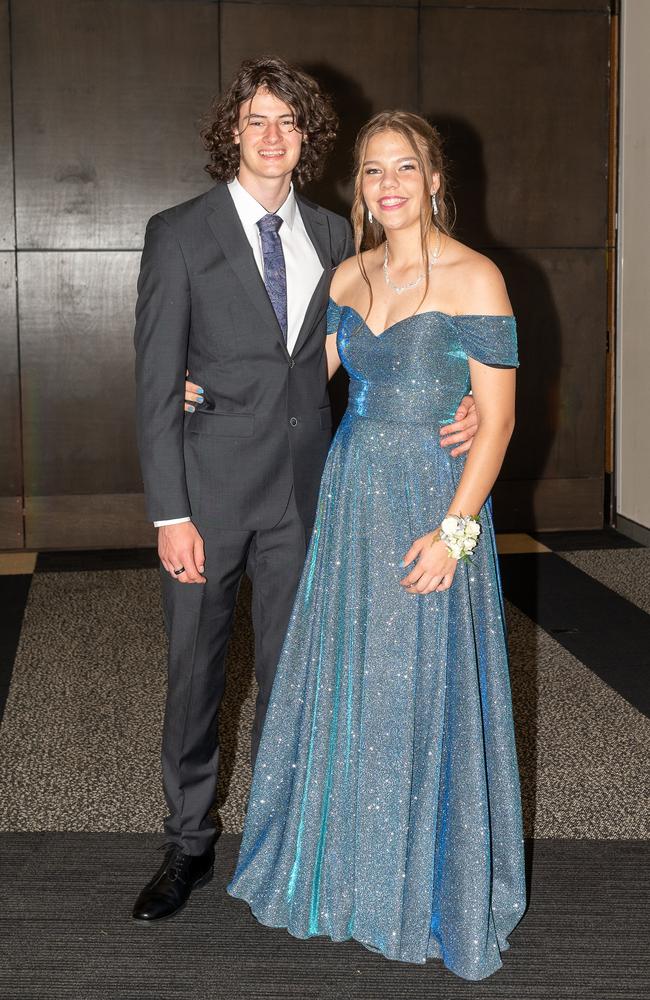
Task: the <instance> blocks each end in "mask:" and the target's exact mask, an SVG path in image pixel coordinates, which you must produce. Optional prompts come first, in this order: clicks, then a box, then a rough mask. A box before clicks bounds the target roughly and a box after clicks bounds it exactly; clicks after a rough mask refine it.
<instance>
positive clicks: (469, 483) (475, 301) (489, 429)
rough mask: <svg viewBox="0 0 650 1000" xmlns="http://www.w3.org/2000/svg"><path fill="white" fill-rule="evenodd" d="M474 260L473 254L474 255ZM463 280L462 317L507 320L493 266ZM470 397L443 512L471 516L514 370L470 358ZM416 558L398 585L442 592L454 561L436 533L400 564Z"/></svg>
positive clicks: (483, 263) (495, 456) (503, 423)
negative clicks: (466, 433)
mask: <svg viewBox="0 0 650 1000" xmlns="http://www.w3.org/2000/svg"><path fill="white" fill-rule="evenodd" d="M476 256H477V257H478V255H476ZM468 277H469V278H470V279H471V280H468V282H467V293H466V297H465V299H464V302H463V310H462V311H463V313H465V314H467V315H475V316H511V315H512V307H511V305H510V301H509V299H508V295H507V292H506V289H505V285H504V283H503V278H502V277H501V273H500V272H499V270H498V268H496V267H495V265H494V264H492V263H491V262H490V261H488V260H487V259H486V258H479V263H478V264H477V266H476V267H475V268H473V269H472V273H471V275H469V276H468ZM468 360H469V370H470V378H471V383H472V393H473V396H474V401H475V404H476V409H477V412H478V418H479V427H478V430H477V432H476V436H475V437H474V440H473V442H472V447H471V449H470V451H469V455H468V457H467V461H466V462H465V468H464V469H463V473H462V476H461V478H460V482H459V483H458V488H457V489H456V492H455V493H454V496H453V498H452V500H451V503H450V504H449V509H448V514H456V515H467V514H473V515H476V514H478V512H479V511H480V510H481V507H482V506H483V504H484V503H485V501H486V499H487V497H488V496H489V493H490V491H491V489H492V487H493V486H494V483H495V481H496V478H497V476H498V474H499V471H500V469H501V465H502V464H503V459H504V457H505V453H506V449H507V447H508V443H509V441H510V438H511V436H512V431H513V429H514V425H515V369H514V368H496V367H491V366H490V365H485V364H481V363H480V362H479V361H476V360H474V359H473V358H471V357H470V358H469V359H468ZM415 559H417V562H416V564H415V566H414V568H413V569H412V570H411V571H410V572H409V573H407V575H406V576H405V577H404V579H403V580H401V581H400V582H401V583H402V586H404V587H405V588H406V589H407V590H408V591H409V592H411V593H418V594H427V593H431V592H432V591H434V590H447V589H448V588H449V587H450V586H451V583H452V581H453V576H454V573H455V570H456V565H457V560H455V559H452V558H450V556H449V553H448V551H447V546H446V544H445V543H444V542H441V541H440V540H439V539H438V529H436V530H434V531H431V532H429V533H428V534H426V535H423V536H422V537H421V538H418V539H416V541H415V542H414V543H413V545H412V546H411V548H410V549H409V551H408V552H407V553H406V555H405V557H404V565H408V564H409V563H411V562H413V560H415Z"/></svg>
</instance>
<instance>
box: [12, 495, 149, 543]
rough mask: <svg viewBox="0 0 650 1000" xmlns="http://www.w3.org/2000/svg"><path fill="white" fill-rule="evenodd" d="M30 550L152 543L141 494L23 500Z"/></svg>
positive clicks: (69, 496)
mask: <svg viewBox="0 0 650 1000" xmlns="http://www.w3.org/2000/svg"><path fill="white" fill-rule="evenodd" d="M25 531H26V544H27V548H30V549H97V548H101V549H123V548H126V549H131V548H138V547H145V546H151V545H155V544H156V531H155V529H154V527H153V525H152V524H151V522H150V521H148V520H147V517H146V512H145V505H144V496H143V495H142V494H141V493H122V494H115V493H109V494H105V493H104V494H102V493H94V494H92V495H90V496H89V495H84V494H82V495H74V494H72V495H66V496H46V497H27V498H26V500H25Z"/></svg>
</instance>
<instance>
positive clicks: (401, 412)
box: [327, 299, 518, 424]
mask: <svg viewBox="0 0 650 1000" xmlns="http://www.w3.org/2000/svg"><path fill="white" fill-rule="evenodd" d="M327 329H328V333H330V334H336V336H337V346H338V351H339V355H340V357H341V361H342V363H343V365H344V366H345V368H346V370H347V372H348V375H349V376H350V388H349V396H348V411H349V412H351V413H354V414H356V415H357V416H360V417H368V418H370V419H377V420H384V421H390V422H396V423H417V424H420V423H423V424H429V423H431V422H435V423H437V424H443V423H449V422H451V421H452V420H453V419H454V414H455V412H456V408H457V406H458V403H459V402H460V400H461V399H462V397H463V396H464V395H465V394H466V393H467V392H468V390H469V388H470V378H469V362H468V359H469V358H470V357H471V358H474V359H476V360H477V361H480V362H481V363H482V364H486V365H490V366H496V367H504V368H512V367H517V365H518V358H517V333H516V324H515V319H514V317H513V316H469V315H467V316H451V315H449V314H448V313H443V312H437V311H435V310H429V311H427V312H422V313H416V314H414V315H413V316H408V317H406V318H405V319H403V320H399V321H398V322H397V323H393V324H391V325H390V326H389V327H387V328H386V329H385V330H384V331H383V333H381V334H374V333H373V332H372V330H371V329H370V327H369V326H368V325H367V324H366V322H365V321H364V319H363V317H361V316H360V315H359V313H358V312H357V311H356V310H355V309H353V308H352V306H347V305H343V306H339V305H338V304H337V303H336V302H334V300H333V299H330V302H329V307H328V315H327Z"/></svg>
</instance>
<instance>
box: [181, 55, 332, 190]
mask: <svg viewBox="0 0 650 1000" xmlns="http://www.w3.org/2000/svg"><path fill="white" fill-rule="evenodd" d="M260 87H263V88H265V89H267V90H268V91H270V93H271V94H273V95H274V96H275V97H277V98H278V99H279V100H281V101H284V103H285V104H288V105H289V107H290V108H291V110H292V111H293V112H294V114H295V116H296V128H297V129H298V130H299V131H300V132H302V134H303V144H302V152H301V154H300V159H299V161H298V163H297V165H296V168H295V171H294V179H295V181H296V183H297V184H299V185H302V184H305V183H306V182H307V181H311V180H317V179H318V178H319V177H320V176H321V174H322V172H323V168H324V166H325V160H326V158H327V154H328V153H329V152H330V150H331V148H332V146H333V145H334V140H335V139H336V130H337V128H338V124H339V122H338V118H337V116H336V112H335V111H334V108H333V107H332V103H331V101H330V99H329V97H327V96H326V95H325V94H323V93H322V92H321V90H320V88H319V86H318V84H317V83H316V81H315V80H314V78H313V77H311V76H309V74H307V73H305V72H303V70H301V69H298V68H297V67H296V66H289V64H288V63H286V62H284V60H283V59H279V58H277V57H276V56H263V57H262V58H261V59H246V60H245V61H244V62H243V63H242V64H241V66H240V68H239V71H238V73H237V75H236V76H235V78H234V80H233V81H232V83H231V84H230V86H229V87H228V90H227V91H226V92H225V94H224V95H223V97H221V98H216V99H215V101H214V103H213V105H212V107H211V108H210V111H209V113H208V115H207V116H206V119H205V121H204V124H203V127H202V128H201V132H200V135H201V139H202V140H203V145H204V146H205V148H206V149H207V150H209V152H210V162H209V163H208V164H207V166H206V168H205V169H206V170H207V172H208V173H209V174H210V176H211V177H212V179H213V180H215V181H226V182H227V181H231V180H233V178H234V177H235V176H236V174H237V170H238V169H239V146H238V145H237V143H236V142H235V141H234V138H233V134H234V132H235V131H236V130H237V126H238V124H239V109H240V107H241V105H242V104H243V103H244V102H245V101H250V100H251V98H252V97H254V95H255V93H256V92H257V91H258V90H259V88H260Z"/></svg>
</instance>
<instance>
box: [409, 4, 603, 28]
mask: <svg viewBox="0 0 650 1000" xmlns="http://www.w3.org/2000/svg"><path fill="white" fill-rule="evenodd" d="M421 3H422V6H423V7H451V8H457V7H466V8H471V9H472V10H477V9H478V10H481V9H482V10H527V11H535V10H544V11H546V10H551V11H558V12H560V13H563V12H565V11H568V12H569V13H574V12H575V11H600V12H601V13H607V12H608V11H609V10H610V7H611V4H612V0H421ZM558 30H561V29H560V28H559V27H558Z"/></svg>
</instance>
